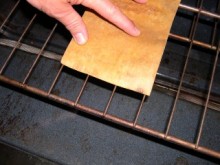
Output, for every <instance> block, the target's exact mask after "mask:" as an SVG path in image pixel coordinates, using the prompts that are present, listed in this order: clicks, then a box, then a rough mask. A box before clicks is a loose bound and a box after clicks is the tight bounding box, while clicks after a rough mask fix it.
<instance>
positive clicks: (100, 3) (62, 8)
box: [27, 0, 147, 45]
mask: <svg viewBox="0 0 220 165" xmlns="http://www.w3.org/2000/svg"><path fill="white" fill-rule="evenodd" d="M27 1H28V2H29V3H30V4H31V5H33V6H34V7H36V8H37V9H39V10H41V11H43V12H45V13H46V14H47V15H49V16H51V17H54V18H55V19H57V20H58V21H60V22H61V23H62V24H63V25H64V26H65V27H66V28H67V29H68V30H69V31H70V33H71V34H72V36H73V38H74V39H75V41H76V42H77V43H78V44H79V45H83V44H85V43H86V42H87V40H88V32H87V29H86V25H85V23H84V22H83V20H82V18H81V16H80V15H79V14H78V13H77V12H76V11H75V10H74V9H73V8H72V5H79V4H81V5H83V6H85V7H88V8H90V9H92V10H94V11H96V12H97V13H99V14H100V15H101V16H102V17H104V18H105V19H107V20H108V21H110V22H111V23H113V24H115V25H116V26H117V27H119V28H120V29H122V30H123V31H125V32H126V33H128V34H129V35H131V36H138V35H140V30H139V29H138V28H137V27H136V26H135V24H134V23H133V22H132V20H130V19H129V18H128V17H127V16H126V15H124V14H123V13H122V12H121V11H120V9H119V8H118V7H117V6H114V5H113V4H112V2H111V1H110V0H27ZM134 1H136V2H137V3H145V2H146V1H147V0H134Z"/></svg>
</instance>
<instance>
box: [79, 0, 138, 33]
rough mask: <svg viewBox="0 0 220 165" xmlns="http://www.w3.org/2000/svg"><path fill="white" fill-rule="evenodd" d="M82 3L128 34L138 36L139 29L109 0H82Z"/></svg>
mask: <svg viewBox="0 0 220 165" xmlns="http://www.w3.org/2000/svg"><path fill="white" fill-rule="evenodd" d="M138 1H141V0H138ZM82 5H84V6H86V7H89V8H91V9H93V10H95V11H96V12H98V13H99V14H100V15H101V16H103V17H104V18H105V19H107V20H108V21H110V22H112V23H113V24H115V25H116V26H118V27H119V28H120V29H122V30H124V31H125V32H126V33H128V34H130V35H132V36H138V35H139V34H140V30H139V29H138V28H137V27H136V26H135V24H134V23H133V22H132V21H131V20H130V19H129V18H128V17H127V16H125V15H124V14H123V13H122V12H121V11H120V10H119V8H118V7H116V6H115V5H113V4H112V3H111V2H110V1H109V0H84V1H83V2H82Z"/></svg>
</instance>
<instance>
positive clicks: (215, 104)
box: [0, 0, 220, 158]
mask: <svg viewBox="0 0 220 165" xmlns="http://www.w3.org/2000/svg"><path fill="white" fill-rule="evenodd" d="M20 4H21V2H20V1H17V2H16V3H15V4H14V6H13V7H12V8H11V10H10V11H9V12H8V15H7V17H5V19H4V21H3V22H2V24H1V26H0V31H1V32H2V31H4V28H5V26H6V25H7V24H8V23H9V22H10V18H11V17H12V15H13V14H14V12H15V11H16V10H17V8H19V5H20ZM219 6H220V1H219V2H218V8H217V12H212V11H208V10H205V9H203V0H200V1H198V3H197V5H196V6H195V7H193V6H189V5H185V4H182V3H181V4H180V5H179V9H178V12H180V11H184V12H189V13H191V14H192V18H193V22H192V24H191V26H190V34H189V35H188V36H183V35H179V34H174V33H170V35H169V39H171V40H174V41H175V42H180V43H183V44H186V45H187V52H186V54H185V60H184V65H183V68H182V73H181V76H180V77H179V80H178V81H177V83H170V82H167V81H165V80H163V79H156V82H155V84H154V90H159V91H162V92H163V93H166V94H168V95H172V96H173V97H174V101H173V103H172V106H171V108H170V113H169V117H168V122H167V123H166V125H165V130H164V131H158V130H156V129H152V128H150V127H148V126H143V125H141V124H140V122H139V120H140V116H141V113H142V111H143V107H144V106H145V103H146V102H147V100H148V97H147V96H145V95H141V94H138V98H140V99H139V105H138V108H137V109H136V110H135V113H134V116H132V117H131V118H132V119H131V120H130V119H126V118H122V117H120V115H119V114H117V113H116V114H111V113H110V112H109V109H110V107H111V106H112V104H114V103H113V102H114V101H113V99H114V97H116V92H117V90H120V89H119V87H117V86H112V85H109V84H107V83H106V84H105V85H107V86H111V87H110V95H109V98H108V101H106V102H105V104H104V107H105V108H104V109H98V108H92V107H89V106H87V105H86V104H83V103H82V102H81V99H82V97H83V94H84V93H85V92H87V91H86V87H87V85H88V83H89V81H90V80H91V79H94V78H93V77H91V76H89V75H83V74H82V75H81V76H80V77H82V78H83V83H82V84H81V86H80V88H77V90H76V91H73V92H77V93H78V94H77V96H76V97H75V99H71V98H66V96H60V95H59V94H57V93H56V92H55V87H56V85H57V83H58V81H59V79H60V77H61V76H62V74H63V73H64V70H65V66H63V65H62V64H59V68H58V69H57V70H56V71H57V72H56V74H55V76H54V79H53V80H52V81H50V82H48V83H50V85H48V88H47V90H45V89H40V88H38V87H35V86H34V85H32V84H31V83H30V80H31V77H32V76H33V72H34V69H35V68H36V67H37V66H38V65H39V61H40V59H41V58H47V59H49V60H51V61H56V62H57V61H58V62H59V61H60V58H61V55H60V54H57V53H53V52H50V51H47V50H46V47H47V45H48V42H49V41H50V40H52V39H51V38H52V37H53V34H54V32H55V31H56V29H57V26H58V23H54V25H53V27H52V28H51V30H50V32H49V34H48V37H47V38H46V39H45V41H44V44H43V45H42V46H41V48H36V47H33V46H30V45H27V44H25V43H22V41H23V39H24V37H25V35H27V34H28V32H29V31H30V29H31V27H32V26H33V24H34V23H35V20H36V18H37V17H38V13H35V14H34V15H33V16H32V18H30V20H29V22H28V24H27V26H26V27H25V28H24V29H23V32H22V33H21V35H20V36H19V38H18V39H17V40H16V41H14V40H13V41H12V40H10V39H5V38H3V37H2V38H0V39H1V40H0V45H1V46H4V47H10V48H11V50H10V53H9V54H8V56H7V58H6V59H5V60H4V62H3V63H2V65H0V82H2V83H5V84H9V85H11V86H15V87H17V88H21V89H23V90H26V91H28V92H31V93H34V94H36V95H38V96H41V97H44V98H47V99H50V100H53V101H55V102H58V103H61V104H63V105H66V106H70V107H72V108H75V109H78V110H80V111H83V112H85V113H88V114H91V115H94V116H97V117H100V118H102V119H104V120H108V121H110V122H113V123H116V124H119V125H122V126H124V127H128V128H130V129H134V130H136V131H139V132H142V133H144V134H147V135H150V136H153V137H155V138H159V139H162V140H165V141H168V142H171V143H175V144H177V145H180V146H182V147H186V148H189V149H192V150H194V151H197V152H200V153H203V154H206V155H209V156H212V157H215V158H220V150H214V149H212V148H209V147H204V146H202V145H201V137H203V136H206V135H205V134H203V130H204V123H205V121H206V120H207V113H208V112H209V111H212V110H214V111H216V113H220V97H219V95H212V87H213V82H214V80H215V79H217V78H218V77H216V70H217V67H218V65H219V63H218V61H219V52H220V40H219V38H218V33H219V32H218V28H219V20H220V14H219V13H220V7H219ZM203 17H205V18H207V19H211V20H214V21H213V22H214V24H213V32H212V36H211V42H210V43H205V42H202V41H199V40H197V39H196V32H197V29H198V26H199V21H200V19H202V18H203ZM193 47H199V48H201V49H204V50H206V51H209V52H211V54H212V55H213V57H214V60H213V62H212V69H211V76H210V79H209V83H208V88H207V90H205V91H200V90H195V89H192V88H188V87H186V86H185V85H184V78H185V76H186V74H187V67H188V65H189V62H190V56H191V53H192V49H193ZM18 50H21V51H23V52H28V53H31V54H32V55H34V60H32V64H31V65H30V67H29V69H28V71H26V74H25V75H24V76H23V77H22V78H21V77H20V78H21V80H17V79H16V78H14V77H10V76H7V74H5V72H6V70H7V67H9V66H10V65H12V64H11V63H12V62H11V61H12V59H13V57H14V54H15V52H16V51H18ZM24 73H25V72H24ZM78 74H80V73H78ZM45 76H46V75H45ZM158 76H160V74H159V73H158ZM100 88H101V87H100ZM126 92H127V93H128V94H126V95H129V93H130V92H129V91H126ZM126 92H125V93H126ZM180 100H186V101H187V102H192V103H194V104H197V105H200V106H202V107H203V111H202V115H201V117H200V120H199V126H198V128H197V130H196V131H197V133H196V136H195V138H194V140H193V142H190V141H188V140H184V139H182V138H181V137H176V136H173V135H172V134H171V133H170V130H171V127H172V125H173V120H174V116H175V113H176V110H177V104H178V102H179V101H180ZM189 115H190V114H189ZM218 122H219V121H218ZM219 124H220V123H219ZM216 137H218V136H216Z"/></svg>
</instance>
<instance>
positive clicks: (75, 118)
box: [0, 84, 217, 165]
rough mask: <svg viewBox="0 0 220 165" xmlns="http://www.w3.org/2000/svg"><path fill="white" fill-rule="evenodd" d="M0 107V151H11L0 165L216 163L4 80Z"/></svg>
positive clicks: (0, 95)
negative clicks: (19, 88)
mask: <svg viewBox="0 0 220 165" xmlns="http://www.w3.org/2000/svg"><path fill="white" fill-rule="evenodd" d="M39 99H40V100H39ZM158 104H164V103H163V100H161V101H160V102H158ZM0 107H1V108H0V140H1V142H2V143H3V144H7V145H3V144H2V145H3V147H0V153H2V154H1V155H4V153H5V155H10V157H5V158H2V157H0V159H1V161H3V164H4V163H5V164H7V161H9V160H10V161H12V160H13V159H14V160H16V162H17V163H18V162H19V163H18V164H24V163H25V164H30V163H31V164H35V163H34V162H35V161H36V164H53V162H56V163H58V164H126V165H127V164H167V165H168V164H175V165H187V164H215V163H216V164H217V160H213V159H212V158H208V157H204V156H203V155H199V154H197V153H195V152H192V151H189V150H185V149H181V148H180V147H177V146H176V145H172V144H169V143H166V142H163V141H161V140H156V139H155V138H152V137H148V136H146V135H142V134H138V133H136V132H133V131H129V130H127V129H125V128H122V127H118V126H116V125H113V124H111V123H108V122H104V121H102V120H100V119H97V118H94V117H91V116H88V115H86V114H83V113H80V112H78V111H76V110H74V109H71V108H67V107H64V106H61V105H57V104H55V103H53V102H49V101H48V100H44V99H41V98H38V97H35V96H32V95H31V96H29V94H28V93H25V94H23V93H22V92H20V91H19V90H17V89H11V88H8V87H6V86H5V85H4V84H0ZM183 108H184V107H183ZM185 108H187V107H185ZM182 134H184V132H182ZM8 144H9V145H11V146H13V147H9V146H8ZM2 145H1V146H2ZM14 147H15V148H17V149H18V150H17V149H14ZM34 155H37V156H34ZM18 157H20V158H18ZM32 158H33V159H32ZM44 158H46V159H48V160H51V161H52V162H50V161H47V160H44ZM28 161H29V162H30V163H26V162H28ZM9 164H10V163H9Z"/></svg>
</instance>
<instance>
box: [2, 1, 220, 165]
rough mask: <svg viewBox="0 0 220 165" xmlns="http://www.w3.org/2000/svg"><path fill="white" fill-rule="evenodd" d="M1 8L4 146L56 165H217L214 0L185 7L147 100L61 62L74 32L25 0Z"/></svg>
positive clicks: (219, 69) (219, 75)
mask: <svg viewBox="0 0 220 165" xmlns="http://www.w3.org/2000/svg"><path fill="white" fill-rule="evenodd" d="M74 8H75V9H76V10H77V11H78V12H79V13H80V14H81V15H83V12H84V10H85V8H84V7H82V6H75V7H74ZM0 11H1V12H0V52H1V55H0V100H1V101H0V107H1V108H0V109H1V110H0V140H1V143H2V144H4V145H6V146H9V147H11V148H16V150H17V149H19V150H22V152H24V153H27V154H31V155H37V157H38V156H39V157H41V158H44V159H49V160H51V161H53V162H57V163H61V164H75V163H79V164H80V163H82V164H88V163H89V162H93V163H94V164H103V163H107V164H111V163H113V164H115V163H116V164H117V163H122V164H141V163H143V164H145V163H146V164H147V163H149V162H150V164H151V163H152V162H157V163H158V164H162V162H165V164H166V162H167V164H175V163H178V162H179V163H181V162H183V163H185V164H186V163H187V162H188V163H201V164H203V163H204V164H205V163H217V162H218V159H219V158H220V60H219V58H218V56H219V51H220V40H219V39H220V25H219V20H220V1H219V0H212V1H209V0H182V1H181V4H180V6H179V9H178V12H177V14H176V17H175V20H174V22H173V25H172V29H171V32H170V35H169V39H168V42H167V45H166V49H165V51H164V54H163V58H162V61H161V64H160V67H159V70H158V73H157V77H156V81H155V84H154V88H153V92H152V94H151V96H149V97H147V96H144V95H142V94H139V93H136V92H132V91H129V90H125V89H122V88H119V87H117V86H114V85H112V84H108V83H106V82H103V81H100V80H97V79H96V78H94V77H91V76H89V75H85V74H82V73H79V72H77V71H74V70H71V69H68V68H66V67H65V66H63V65H61V63H60V59H61V57H62V55H63V53H64V51H65V49H66V47H67V45H68V43H69V41H70V40H71V35H70V34H69V32H68V31H67V30H66V29H65V28H64V27H63V26H62V25H61V24H59V23H58V22H57V21H56V20H54V19H52V18H50V17H48V16H46V15H45V14H43V13H41V12H40V11H38V10H36V9H34V8H33V7H31V6H30V5H29V4H28V3H27V2H26V1H15V0H9V1H4V0H2V1H1V2H0ZM143 19H144V18H143ZM3 155H4V154H3Z"/></svg>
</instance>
